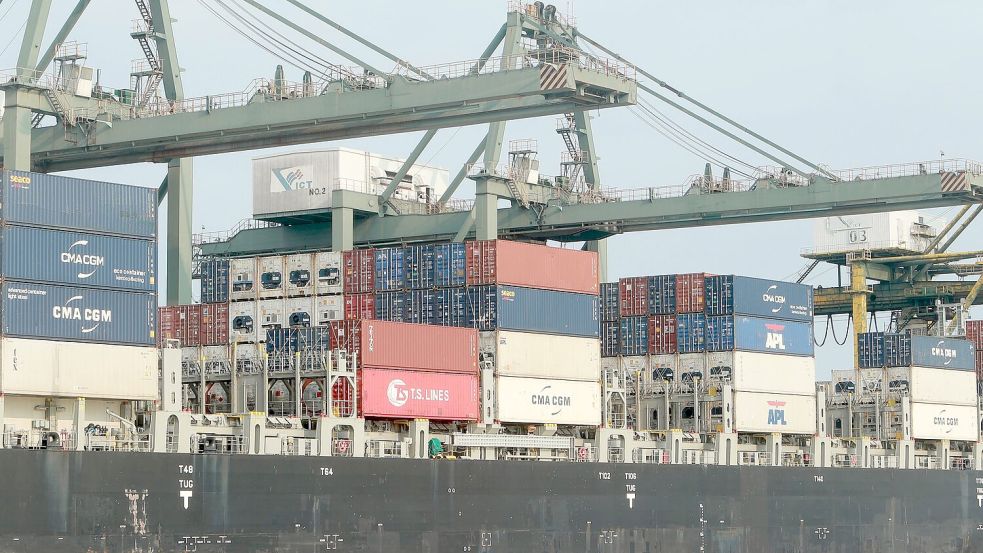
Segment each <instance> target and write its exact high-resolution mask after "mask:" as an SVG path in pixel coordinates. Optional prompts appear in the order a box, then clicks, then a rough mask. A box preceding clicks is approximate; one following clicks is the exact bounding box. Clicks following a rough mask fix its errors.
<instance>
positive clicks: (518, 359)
mask: <svg viewBox="0 0 983 553" xmlns="http://www.w3.org/2000/svg"><path fill="white" fill-rule="evenodd" d="M599 345H600V344H599V341H598V339H597V338H581V337H579V336H558V335H550V334H533V333H530V332H514V331H509V330H499V331H496V332H483V333H482V335H481V352H482V359H483V360H489V361H492V362H494V366H495V372H496V373H497V374H500V375H503V376H525V377H533V378H557V379H562V380H594V381H596V380H597V379H598V377H599V374H600V364H601V358H600V347H599Z"/></svg>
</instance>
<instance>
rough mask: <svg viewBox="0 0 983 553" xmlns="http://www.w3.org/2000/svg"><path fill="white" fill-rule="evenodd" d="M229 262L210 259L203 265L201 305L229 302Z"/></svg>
mask: <svg viewBox="0 0 983 553" xmlns="http://www.w3.org/2000/svg"><path fill="white" fill-rule="evenodd" d="M229 265H230V264H229V260H228V259H210V260H208V261H203V262H202V263H201V303H225V302H227V301H229V272H230V271H229Z"/></svg>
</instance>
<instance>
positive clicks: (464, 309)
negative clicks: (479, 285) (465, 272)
mask: <svg viewBox="0 0 983 553" xmlns="http://www.w3.org/2000/svg"><path fill="white" fill-rule="evenodd" d="M430 294H431V295H432V297H433V300H431V301H432V306H433V315H432V317H431V323H430V324H435V325H439V326H471V325H472V319H471V317H469V310H468V298H469V289H467V288H441V289H439V290H430Z"/></svg>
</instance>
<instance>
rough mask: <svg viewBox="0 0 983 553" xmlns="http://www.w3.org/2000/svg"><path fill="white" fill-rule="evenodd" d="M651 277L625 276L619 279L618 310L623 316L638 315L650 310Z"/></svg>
mask: <svg viewBox="0 0 983 553" xmlns="http://www.w3.org/2000/svg"><path fill="white" fill-rule="evenodd" d="M648 291H649V278H648V277H625V278H622V279H620V280H619V281H618V312H619V314H620V315H621V316H622V317H638V316H641V315H646V314H648V312H649V307H648V301H649V292H648Z"/></svg>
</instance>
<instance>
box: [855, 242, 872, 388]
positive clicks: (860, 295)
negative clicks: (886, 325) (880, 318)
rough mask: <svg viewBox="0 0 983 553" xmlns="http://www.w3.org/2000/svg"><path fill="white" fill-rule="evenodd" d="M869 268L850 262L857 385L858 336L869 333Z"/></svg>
mask: <svg viewBox="0 0 983 553" xmlns="http://www.w3.org/2000/svg"><path fill="white" fill-rule="evenodd" d="M869 293H870V292H869V291H868V290H867V267H866V266H865V265H864V262H863V261H858V260H854V261H851V262H850V295H851V296H852V298H853V366H854V367H855V368H856V369H857V372H858V375H857V384H858V385H859V383H860V375H859V371H860V344H859V343H858V342H857V336H859V335H860V334H863V333H864V332H867V295H868V294H869Z"/></svg>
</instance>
